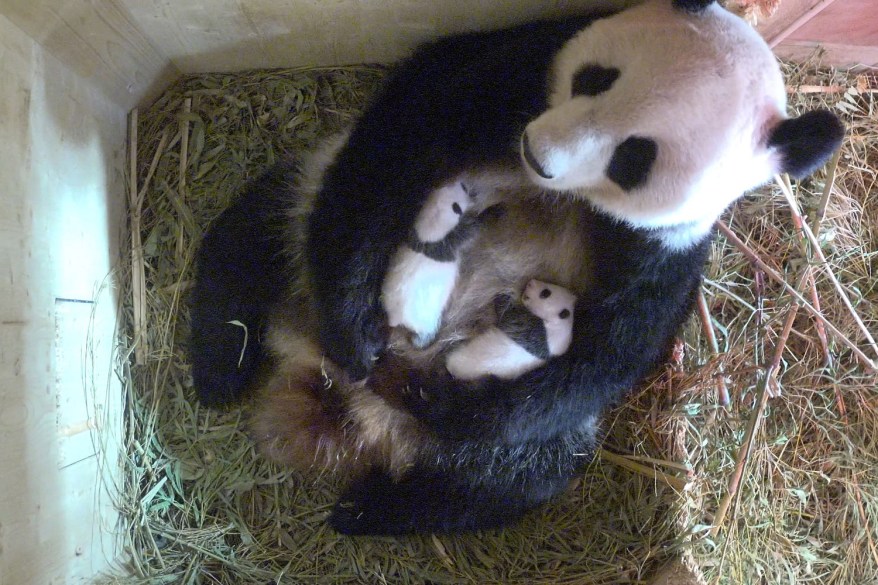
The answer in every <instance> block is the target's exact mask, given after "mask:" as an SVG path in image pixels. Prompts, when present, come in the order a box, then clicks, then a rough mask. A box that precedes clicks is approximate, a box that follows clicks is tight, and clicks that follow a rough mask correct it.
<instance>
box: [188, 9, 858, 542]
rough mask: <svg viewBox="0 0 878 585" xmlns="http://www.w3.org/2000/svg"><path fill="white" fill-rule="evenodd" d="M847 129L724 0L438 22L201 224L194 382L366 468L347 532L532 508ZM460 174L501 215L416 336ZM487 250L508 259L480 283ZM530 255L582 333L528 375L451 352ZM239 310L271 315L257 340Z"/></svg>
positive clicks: (463, 520) (326, 458) (457, 524)
mask: <svg viewBox="0 0 878 585" xmlns="http://www.w3.org/2000/svg"><path fill="white" fill-rule="evenodd" d="M842 134H843V130H842V127H841V125H840V123H839V122H838V120H837V118H836V117H835V116H834V115H832V114H831V113H829V112H825V111H818V112H811V113H808V114H805V115H803V116H801V117H798V118H793V119H787V118H786V114H785V92H784V85H783V81H782V78H781V75H780V72H779V69H778V66H777V64H776V62H775V60H774V57H773V56H772V54H771V52H770V51H769V49H768V48H767V46H766V45H765V44H764V42H763V41H762V40H761V39H760V38H759V37H758V36H757V35H756V33H755V32H753V31H752V30H751V29H750V28H749V27H748V26H747V25H746V24H745V23H744V22H743V21H741V20H739V19H738V18H736V17H734V16H733V15H731V14H730V13H728V12H726V11H725V10H724V9H722V8H721V7H719V6H717V5H715V4H714V3H713V2H709V1H707V0H675V1H674V2H673V3H672V2H671V0H650V1H649V2H647V3H645V4H643V5H641V6H637V7H634V8H631V9H627V10H624V11H621V12H618V13H600V14H598V13H593V14H588V15H585V16H581V17H578V18H568V19H563V20H559V21H551V22H550V21H546V22H538V23H533V24H528V25H524V26H520V27H516V28H512V29H506V30H500V31H494V32H486V33H473V34H465V35H459V36H454V37H449V38H446V39H443V40H440V41H437V42H434V43H432V44H428V45H426V46H424V47H422V48H420V49H418V50H417V51H416V52H415V53H414V54H413V55H412V56H411V57H410V58H409V59H408V60H406V61H403V62H402V63H401V64H399V65H398V67H397V68H396V69H395V71H394V72H392V74H391V75H390V77H389V79H388V80H387V82H386V84H385V86H384V88H383V90H382V91H381V92H380V93H379V94H378V95H377V96H376V97H375V99H374V100H373V101H372V103H371V104H370V105H369V107H368V108H367V109H366V110H365V112H364V113H363V115H362V117H361V118H360V119H359V120H358V121H357V123H356V124H355V126H354V127H353V129H352V130H351V132H350V134H349V135H347V136H345V137H343V139H341V140H339V141H337V142H336V143H334V144H333V145H332V147H331V148H329V149H327V150H325V151H323V154H322V155H321V157H318V160H317V162H315V163H308V164H306V166H305V168H304V171H303V172H300V170H299V169H296V168H295V167H294V166H291V165H289V163H284V165H285V166H284V165H282V166H280V167H278V168H276V169H274V170H273V171H272V172H271V173H269V174H268V175H267V176H266V177H264V178H263V179H262V180H261V182H257V183H256V184H255V185H254V186H252V187H251V188H250V189H249V190H248V191H246V192H245V194H244V196H243V197H242V199H241V200H240V201H239V202H238V203H236V204H235V205H233V206H232V207H231V208H230V209H229V210H228V211H227V212H226V213H225V214H224V215H223V216H222V217H221V218H220V220H219V221H218V222H217V223H216V224H215V225H214V226H213V227H212V228H211V230H210V231H209V232H208V234H207V236H206V237H205V240H204V243H203V244H202V247H201V250H200V252H199V257H198V265H197V266H198V273H197V278H196V286H195V290H194V292H193V298H192V345H191V349H190V353H191V358H192V362H193V376H194V381H195V384H196V386H197V388H198V391H199V396H200V398H201V400H202V401H204V402H205V403H208V404H223V403H227V402H230V401H232V400H234V399H237V398H238V397H240V396H241V395H242V394H243V393H244V392H245V391H246V390H247V389H248V388H251V389H253V390H254V391H255V394H256V398H255V401H254V404H253V411H254V414H253V419H252V424H251V428H252V432H253V435H254V437H255V439H256V440H257V441H258V443H259V444H260V448H261V450H262V452H263V453H265V454H266V455H267V456H269V457H271V458H273V459H275V460H277V461H280V462H283V463H288V464H294V465H300V466H308V465H311V464H317V465H325V466H327V467H332V468H335V469H337V470H338V471H340V472H345V473H348V472H349V473H351V476H352V478H353V479H352V481H351V482H350V484H349V485H348V487H347V489H346V492H345V493H344V494H343V496H342V497H341V499H340V501H339V503H338V504H337V505H336V507H335V508H334V510H333V512H332V515H331V517H330V519H329V521H330V523H331V524H332V525H333V526H334V527H335V528H336V529H337V530H339V531H341V532H344V533H349V534H365V533H369V534H398V533H407V532H415V531H424V532H440V531H462V530H474V529H481V528H488V527H495V526H501V525H505V524H508V523H510V522H514V521H516V520H517V519H518V518H520V517H521V516H522V515H523V514H524V513H526V512H527V511H528V510H531V509H533V508H535V507H537V506H539V505H541V504H543V503H544V502H546V501H547V500H549V499H550V498H552V497H553V496H554V495H556V494H558V493H560V492H561V491H562V490H564V489H565V487H566V486H567V484H568V482H569V480H570V479H571V478H572V477H573V476H574V475H575V474H576V473H577V472H578V470H579V469H580V468H581V467H582V465H583V464H585V463H586V462H587V461H588V460H589V459H590V457H591V454H592V453H593V450H594V446H595V435H596V425H597V421H598V419H599V417H600V416H601V414H602V413H603V412H604V410H605V408H606V407H607V406H608V405H611V404H613V403H615V402H617V401H618V400H619V399H620V398H621V397H622V395H623V394H624V393H625V392H626V391H628V390H629V389H630V388H631V387H632V386H634V385H635V384H636V383H637V382H638V381H640V380H642V379H643V377H644V376H646V375H647V374H648V373H649V372H650V371H652V370H653V369H654V367H655V366H656V364H657V363H658V362H659V360H660V359H662V357H663V355H664V352H665V351H666V349H667V346H668V343H669V341H670V340H671V338H672V337H673V335H674V334H675V332H676V331H677V330H678V328H679V327H680V325H681V323H682V322H683V320H684V319H685V318H686V316H687V315H688V312H689V309H690V306H691V303H692V298H693V294H694V292H695V291H696V289H697V286H698V284H699V281H700V277H701V271H702V268H703V264H704V262H705V259H706V256H707V252H708V247H709V242H710V237H711V227H712V225H713V223H714V222H715V220H716V219H717V217H718V216H719V215H720V213H721V212H722V211H723V210H724V209H725V208H726V207H727V206H728V205H729V204H730V203H731V202H732V201H734V200H735V199H736V198H738V197H739V196H740V195H741V194H742V193H744V192H745V191H747V190H749V189H751V188H754V187H756V186H758V185H760V184H762V183H764V182H766V181H767V180H769V179H770V178H771V176H772V175H773V174H775V173H779V172H790V173H791V174H793V175H794V176H803V175H806V174H808V173H809V172H811V171H812V170H813V169H814V168H816V167H817V166H818V165H820V164H822V163H823V162H824V160H825V159H826V158H827V157H828V156H829V155H830V154H831V153H832V151H833V150H834V149H835V148H836V147H837V146H838V145H839V143H840V141H841V138H842ZM454 181H464V182H465V183H466V184H467V185H469V186H470V187H472V188H474V189H475V191H476V192H484V193H492V194H493V196H495V197H496V199H497V200H500V201H501V202H502V207H503V212H502V213H486V214H485V215H486V220H485V222H484V226H483V227H482V228H481V229H482V230H483V232H484V233H483V235H481V236H479V237H480V238H481V239H477V240H476V241H475V242H473V244H472V245H471V248H470V250H471V253H470V255H469V258H470V260H468V261H464V262H462V264H463V265H465V264H466V263H467V262H469V264H468V265H469V266H470V268H469V269H467V268H465V267H462V268H461V272H462V274H463V281H462V283H461V285H459V287H458V290H457V291H456V292H455V295H453V298H452V300H451V301H450V305H449V308H448V309H447V310H446V312H445V314H444V317H443V320H444V324H443V327H444V328H445V331H443V330H440V331H439V335H438V337H437V338H438V339H439V341H438V342H437V343H435V344H434V346H436V347H438V348H439V349H433V350H432V352H433V353H430V351H431V350H430V349H429V348H428V350H426V351H427V353H426V354H420V355H419V354H417V353H416V352H414V351H413V350H411V351H410V348H405V347H403V346H404V342H400V341H399V339H398V335H396V334H395V333H393V332H391V331H389V330H388V327H387V326H386V317H385V315H384V312H383V308H382V304H381V289H382V284H383V280H384V277H385V275H386V273H387V270H388V266H389V263H390V261H391V258H392V257H393V255H394V253H395V252H396V251H397V250H398V249H399V247H400V246H401V245H403V244H404V243H405V241H406V238H407V237H408V234H409V232H410V230H411V227H412V225H413V224H414V222H415V219H416V218H417V216H418V213H419V212H420V210H421V209H422V207H423V205H424V202H425V201H427V199H428V197H429V196H430V194H431V193H433V192H435V190H436V189H440V188H442V187H443V186H446V185H448V184H450V183H453V182H454ZM493 202H494V199H492V205H491V206H488V207H487V208H486V209H495V208H496V207H495V206H494V205H493ZM509 259H511V260H509ZM505 260H508V262H507V261H505ZM487 266H495V268H496V267H497V266H500V268H502V266H506V267H507V268H508V271H505V272H504V274H506V273H511V274H512V276H511V277H507V278H505V280H504V279H501V280H502V282H498V281H496V280H495V281H493V284H487V285H486V284H485V280H486V279H485V278H484V274H485V273H486V272H488V271H486V267H487ZM306 267H307V269H305V268H306ZM500 268H498V269H497V270H500ZM535 272H537V273H535ZM492 274H494V273H492ZM492 278H493V277H492ZM531 278H538V279H541V280H545V281H548V282H555V283H558V284H560V285H562V286H565V287H567V288H569V289H570V290H572V291H573V292H574V293H575V294H576V295H577V296H578V298H579V300H578V302H577V304H576V308H575V315H574V319H573V339H572V342H571V345H570V348H569V349H568V350H567V352H566V353H565V354H564V355H562V356H558V357H554V358H552V359H550V360H549V361H548V362H547V363H546V364H545V365H544V366H542V367H539V368H537V369H535V370H532V371H530V372H528V373H526V374H524V375H522V376H520V377H518V378H515V379H513V380H504V379H499V378H496V377H487V378H482V379H479V380H476V381H470V382H462V381H458V380H455V379H454V378H453V377H451V376H450V375H448V374H447V372H445V371H444V363H443V361H442V359H441V355H442V351H443V348H445V347H446V346H450V347H453V346H454V343H455V342H456V341H457V340H456V339H455V336H456V335H457V333H458V329H459V328H460V326H462V324H465V323H467V322H472V321H473V320H477V319H476V317H477V315H478V314H479V312H480V311H484V306H487V305H488V304H489V303H490V298H489V297H491V296H492V295H496V294H500V293H502V292H504V291H503V290H502V289H503V288H504V287H510V288H513V289H514V288H515V286H516V283H518V282H527V281H528V280H529V279H531ZM511 292H513V293H514V292H515V291H514V290H513V291H511ZM518 292H519V293H520V290H519V291H518ZM473 298H476V299H480V301H479V302H477V303H474V304H473V303H470V302H469V301H470V300H472V299H473ZM455 307H457V309H456V308H455ZM461 307H462V308H463V309H460V308H461ZM473 307H475V308H473ZM458 309H460V310H458ZM232 320H239V321H243V322H245V323H246V324H247V325H248V326H249V327H250V329H251V330H252V331H256V330H260V331H261V332H262V335H261V336H257V335H253V334H251V335H250V342H249V345H248V347H247V350H246V351H247V354H246V356H245V358H244V359H243V360H242V361H240V362H239V357H240V356H239V353H240V348H241V344H240V339H239V338H238V337H237V336H236V335H235V332H234V328H231V327H230V326H229V325H227V323H228V322H229V321H232ZM489 320H490V319H489ZM469 333H471V332H466V333H465V334H464V335H463V337H465V336H466V335H467V334H469ZM254 338H255V339H256V340H255V341H254ZM389 340H392V341H393V344H392V345H393V349H392V351H387V348H388V343H389ZM443 344H445V345H443ZM400 347H402V349H401V350H398V348H400ZM239 364H241V365H239Z"/></svg>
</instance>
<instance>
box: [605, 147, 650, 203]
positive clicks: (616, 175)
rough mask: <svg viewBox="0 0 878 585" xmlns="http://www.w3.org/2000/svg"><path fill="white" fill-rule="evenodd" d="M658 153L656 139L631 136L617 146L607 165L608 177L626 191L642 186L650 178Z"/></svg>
mask: <svg viewBox="0 0 878 585" xmlns="http://www.w3.org/2000/svg"><path fill="white" fill-rule="evenodd" d="M657 154H658V145H657V144H656V143H655V140H652V139H651V138H642V137H640V136H631V137H630V138H628V139H627V140H626V141H625V142H623V143H622V144H620V145H619V146H617V147H616V152H614V153H613V158H611V159H610V164H609V165H607V171H606V173H607V178H608V179H610V180H611V181H613V182H614V183H616V184H617V185H619V186H620V187H622V189H624V190H625V191H631V190H632V189H634V188H636V187H640V186H641V185H643V184H644V183H646V180H647V179H648V178H649V173H650V171H651V170H652V165H653V163H654V162H655V157H656V155H657Z"/></svg>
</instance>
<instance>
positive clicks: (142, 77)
mask: <svg viewBox="0 0 878 585" xmlns="http://www.w3.org/2000/svg"><path fill="white" fill-rule="evenodd" d="M0 15H2V16H5V17H7V18H8V19H9V20H10V21H12V22H13V23H15V24H16V25H17V26H18V27H19V28H20V29H21V30H23V31H24V32H26V33H27V34H28V35H30V36H31V37H32V38H33V39H34V40H36V41H37V42H38V43H40V44H41V45H42V46H43V47H44V48H45V49H46V50H48V51H49V52H50V53H51V54H53V55H54V56H55V57H56V58H57V59H58V60H60V61H61V62H62V63H64V64H65V65H67V67H69V68H70V69H71V70H72V71H75V72H76V73H78V74H79V75H80V76H81V77H83V78H84V79H87V80H89V81H90V82H91V83H92V84H93V85H94V86H95V87H98V88H100V89H101V90H102V91H103V92H104V93H105V94H106V95H108V96H109V97H110V98H111V99H113V100H114V101H115V102H116V103H118V104H120V105H122V106H124V107H125V108H130V107H132V106H134V105H136V104H138V103H140V102H141V101H144V100H149V99H150V98H151V97H155V96H156V95H157V92H158V91H159V90H161V89H163V88H164V87H166V85H167V84H168V82H169V81H171V80H173V79H175V78H177V77H178V76H179V72H177V71H176V70H174V69H173V67H172V66H171V64H170V62H169V61H168V59H167V57H165V56H164V55H163V54H162V53H161V52H160V51H159V50H157V49H156V46H155V45H153V44H152V43H151V42H150V41H149V40H148V39H147V37H146V36H144V34H143V33H142V32H141V31H140V29H139V28H138V27H137V26H136V25H135V24H134V23H133V21H132V20H131V17H130V15H129V14H128V13H127V12H126V11H125V10H124V9H122V8H121V7H120V6H119V4H118V3H117V2H116V0H90V1H89V0H3V1H2V2H0Z"/></svg>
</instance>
